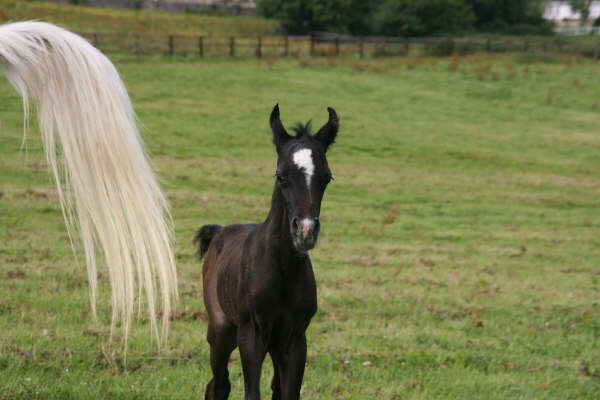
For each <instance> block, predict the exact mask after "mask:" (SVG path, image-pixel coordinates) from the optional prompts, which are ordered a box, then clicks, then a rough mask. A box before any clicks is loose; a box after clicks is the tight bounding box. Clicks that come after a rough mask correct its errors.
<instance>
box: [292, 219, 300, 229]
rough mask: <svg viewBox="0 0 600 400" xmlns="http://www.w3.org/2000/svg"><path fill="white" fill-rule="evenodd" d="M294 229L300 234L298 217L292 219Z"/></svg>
mask: <svg viewBox="0 0 600 400" xmlns="http://www.w3.org/2000/svg"><path fill="white" fill-rule="evenodd" d="M292 229H293V230H294V232H298V230H299V226H298V217H294V218H292Z"/></svg>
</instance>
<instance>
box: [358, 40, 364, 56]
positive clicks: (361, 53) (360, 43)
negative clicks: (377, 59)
mask: <svg viewBox="0 0 600 400" xmlns="http://www.w3.org/2000/svg"><path fill="white" fill-rule="evenodd" d="M364 55H365V44H364V41H363V37H362V36H360V37H359V38H358V56H359V57H360V58H363V56H364Z"/></svg>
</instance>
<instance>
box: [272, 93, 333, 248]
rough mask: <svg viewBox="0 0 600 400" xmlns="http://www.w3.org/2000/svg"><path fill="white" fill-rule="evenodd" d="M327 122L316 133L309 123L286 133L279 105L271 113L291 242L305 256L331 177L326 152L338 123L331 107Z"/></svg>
mask: <svg viewBox="0 0 600 400" xmlns="http://www.w3.org/2000/svg"><path fill="white" fill-rule="evenodd" d="M327 111H329V120H328V121H327V123H326V124H325V125H323V127H322V128H321V129H320V130H319V131H318V132H317V133H316V134H314V135H313V134H312V133H311V132H310V122H309V123H307V124H306V125H302V124H299V125H297V126H296V127H295V128H293V131H294V132H295V136H291V135H289V134H288V133H287V131H286V130H285V128H284V127H283V124H282V123H281V120H280V119H279V106H278V105H276V106H275V108H273V112H272V113H271V120H270V121H271V130H272V131H273V143H274V144H275V148H276V149H277V171H276V172H275V176H276V177H277V183H276V188H275V190H280V191H281V194H282V195H283V198H284V199H285V207H286V209H287V215H288V218H289V221H288V222H289V229H290V233H291V236H292V242H293V245H294V248H295V249H296V251H297V252H299V253H301V254H305V253H306V252H307V251H308V250H310V249H312V248H313V247H315V244H316V243H317V237H318V235H319V226H320V224H319V213H320V212H321V200H322V199H323V194H324V193H325V189H326V188H327V184H328V183H329V182H330V181H331V179H332V175H331V171H330V170H329V165H328V164H327V158H326V157H325V152H327V149H328V148H329V146H330V145H331V144H332V143H333V142H334V140H335V137H336V135H337V132H338V129H339V127H340V121H339V119H338V116H337V114H336V113H335V111H334V110H333V108H327Z"/></svg>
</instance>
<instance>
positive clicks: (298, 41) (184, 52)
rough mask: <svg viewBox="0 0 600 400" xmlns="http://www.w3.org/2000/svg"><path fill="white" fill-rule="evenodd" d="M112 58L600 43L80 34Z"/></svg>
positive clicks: (581, 49)
mask: <svg viewBox="0 0 600 400" xmlns="http://www.w3.org/2000/svg"><path fill="white" fill-rule="evenodd" d="M80 34H81V35H82V36H83V37H85V38H86V39H88V40H89V41H90V42H91V43H92V44H93V45H94V46H96V47H98V48H99V49H101V50H102V51H104V52H107V53H128V54H133V55H136V56H143V55H152V54H160V55H166V56H188V57H189V56H194V57H219V56H220V57H257V58H261V57H302V56H328V57H340V56H351V55H352V56H359V57H363V56H385V55H408V54H411V55H438V56H446V55H451V54H468V53H474V52H555V53H578V54H583V55H585V56H589V57H593V58H596V59H597V58H598V57H600V39H599V40H587V41H576V40H570V39H569V38H564V37H510V38H506V37H489V38H485V37H473V38H400V37H372V36H370V37H354V36H338V35H310V36H258V37H235V36H231V37H215V36H186V35H151V34H119V33H94V32H80Z"/></svg>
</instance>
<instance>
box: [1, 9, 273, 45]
mask: <svg viewBox="0 0 600 400" xmlns="http://www.w3.org/2000/svg"><path fill="white" fill-rule="evenodd" d="M27 19H35V20H43V21H47V22H52V23H55V24H59V25H61V26H63V27H66V28H70V29H73V30H77V31H90V32H117V33H150V34H165V33H168V34H173V35H228V36H230V35H234V36H238V35H241V36H244V35H269V34H274V33H276V32H277V29H278V23H277V22H276V21H274V20H268V19H264V18H250V17H232V16H217V15H201V14H182V13H162V12H148V11H134V10H121V9H111V8H93V7H84V6H74V5H71V4H55V3H45V2H41V1H27V0H0V23H4V22H8V21H21V20H27Z"/></svg>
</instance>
